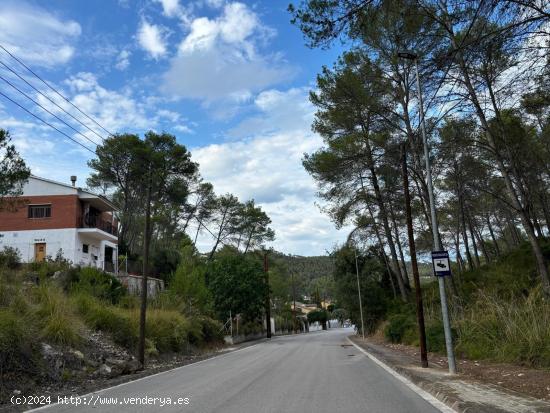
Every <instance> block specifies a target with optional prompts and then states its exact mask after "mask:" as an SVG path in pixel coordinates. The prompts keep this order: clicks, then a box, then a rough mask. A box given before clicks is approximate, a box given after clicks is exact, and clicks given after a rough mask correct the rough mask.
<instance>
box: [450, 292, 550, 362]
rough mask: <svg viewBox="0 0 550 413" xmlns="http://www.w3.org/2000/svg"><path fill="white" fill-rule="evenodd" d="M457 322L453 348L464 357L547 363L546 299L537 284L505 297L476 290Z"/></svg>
mask: <svg viewBox="0 0 550 413" xmlns="http://www.w3.org/2000/svg"><path fill="white" fill-rule="evenodd" d="M457 325H458V341H457V349H458V351H460V352H462V353H463V354H464V355H466V356H467V357H471V358H478V359H480V358H486V359H491V360H494V361H498V362H514V363H520V364H524V365H528V366H534V367H548V366H550V328H548V326H549V325H550V303H549V302H548V301H547V300H545V299H544V298H543V294H542V291H541V289H540V288H538V289H535V290H532V292H531V294H530V295H529V296H528V297H523V298H516V299H512V300H508V301H504V300H502V299H500V298H499V297H495V296H491V295H487V294H479V295H478V297H477V300H476V302H475V303H474V305H473V306H472V307H471V308H470V309H469V310H468V311H467V313H466V314H465V316H464V317H463V318H462V319H461V320H459V322H458V323H457Z"/></svg>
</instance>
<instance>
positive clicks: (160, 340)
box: [145, 309, 188, 353]
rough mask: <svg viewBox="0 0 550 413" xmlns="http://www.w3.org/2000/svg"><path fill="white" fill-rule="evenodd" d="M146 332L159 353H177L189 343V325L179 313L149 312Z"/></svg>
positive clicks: (166, 311)
mask: <svg viewBox="0 0 550 413" xmlns="http://www.w3.org/2000/svg"><path fill="white" fill-rule="evenodd" d="M145 331H146V336H147V338H149V339H150V340H151V341H152V342H153V343H154V344H155V347H156V348H157V349H158V351H159V352H161V353H164V352H171V351H173V352H177V351H181V350H183V348H184V346H185V344H186V342H187V332H188V323H187V321H186V320H185V317H184V316H183V315H182V314H180V313H178V312H177V311H168V310H154V309H153V310H150V311H148V314H147V323H146V330H145Z"/></svg>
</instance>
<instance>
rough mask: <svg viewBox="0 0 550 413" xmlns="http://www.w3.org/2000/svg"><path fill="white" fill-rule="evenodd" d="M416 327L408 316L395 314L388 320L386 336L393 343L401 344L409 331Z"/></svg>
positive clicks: (385, 330)
mask: <svg viewBox="0 0 550 413" xmlns="http://www.w3.org/2000/svg"><path fill="white" fill-rule="evenodd" d="M413 327H414V319H412V318H411V316H410V315H408V314H395V315H393V316H391V317H390V318H389V319H388V324H387V325H386V327H385V329H384V335H385V336H386V338H387V339H388V340H389V341H391V342H392V343H401V342H402V341H403V338H404V337H405V334H406V333H407V331H408V330H410V329H411V328H413Z"/></svg>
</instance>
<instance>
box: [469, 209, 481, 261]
mask: <svg viewBox="0 0 550 413" xmlns="http://www.w3.org/2000/svg"><path fill="white" fill-rule="evenodd" d="M468 229H469V230H470V237H471V239H472V247H473V248H474V257H475V259H476V265H477V267H480V266H481V263H480V262H479V254H478V252H477V245H476V237H475V234H474V228H473V226H472V218H471V217H470V214H468Z"/></svg>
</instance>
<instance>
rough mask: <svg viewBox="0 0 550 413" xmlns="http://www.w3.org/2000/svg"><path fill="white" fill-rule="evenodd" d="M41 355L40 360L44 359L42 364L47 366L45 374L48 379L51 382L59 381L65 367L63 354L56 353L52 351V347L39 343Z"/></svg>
mask: <svg viewBox="0 0 550 413" xmlns="http://www.w3.org/2000/svg"><path fill="white" fill-rule="evenodd" d="M41 344H42V348H41V354H42V358H43V359H44V362H45V364H46V366H47V368H46V369H45V370H46V372H47V373H46V374H47V376H48V377H49V378H51V379H52V380H56V381H57V380H59V379H61V376H62V372H63V367H64V365H65V362H64V359H63V353H62V352H61V351H58V350H56V349H54V348H53V347H52V346H50V345H49V344H47V343H41Z"/></svg>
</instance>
